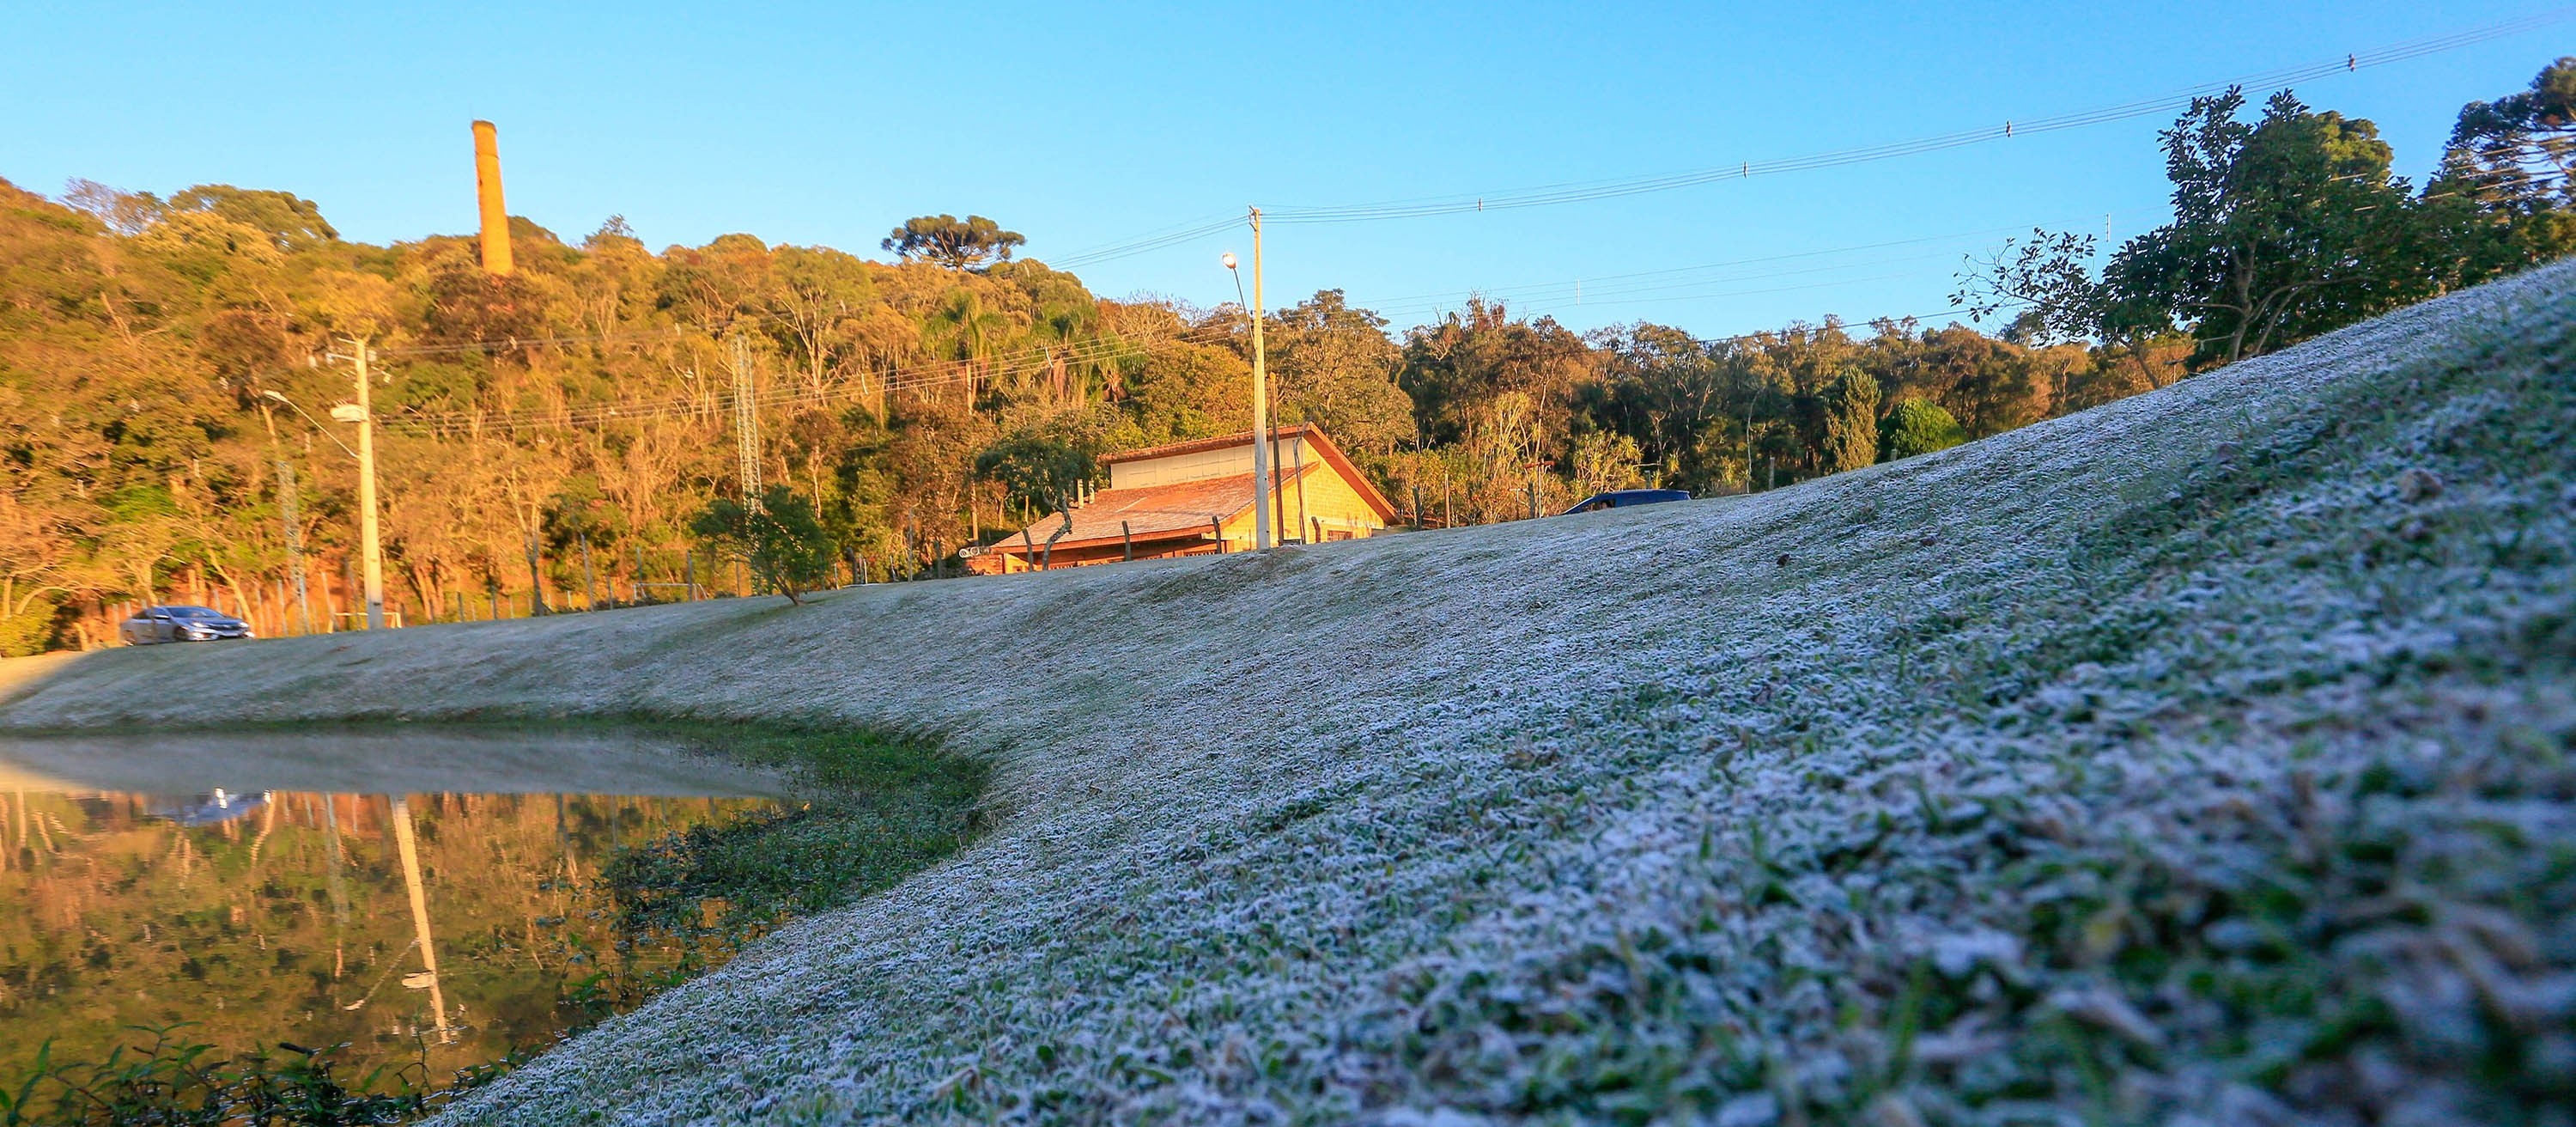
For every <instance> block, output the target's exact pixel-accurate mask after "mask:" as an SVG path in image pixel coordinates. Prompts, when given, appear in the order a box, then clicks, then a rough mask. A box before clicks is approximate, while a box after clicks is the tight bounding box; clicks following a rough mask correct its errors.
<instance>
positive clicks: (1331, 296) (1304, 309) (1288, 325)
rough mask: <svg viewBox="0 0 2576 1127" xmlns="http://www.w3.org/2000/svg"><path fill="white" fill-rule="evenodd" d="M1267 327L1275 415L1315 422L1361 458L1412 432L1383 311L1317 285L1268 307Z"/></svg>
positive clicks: (1400, 357)
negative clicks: (1293, 300)
mask: <svg viewBox="0 0 2576 1127" xmlns="http://www.w3.org/2000/svg"><path fill="white" fill-rule="evenodd" d="M1266 330H1267V332H1268V334H1269V338H1270V339H1269V341H1268V345H1269V352H1270V374H1271V378H1272V379H1273V381H1274V382H1275V386H1276V388H1277V393H1278V397H1279V398H1278V409H1279V421H1281V422H1283V423H1314V424H1316V425H1318V426H1321V427H1323V428H1324V431H1325V433H1327V434H1330V435H1332V436H1333V441H1334V442H1335V443H1336V444H1337V445H1339V446H1340V447H1341V448H1342V449H1344V450H1346V451H1349V452H1351V453H1353V454H1355V455H1358V456H1361V457H1363V458H1372V457H1383V456H1385V455H1387V454H1391V453H1393V452H1394V451H1395V448H1396V446H1397V444H1399V443H1401V442H1404V441H1406V440H1408V439H1411V438H1412V437H1413V401H1412V400H1411V399H1409V398H1406V396H1405V394H1404V389H1402V388H1400V387H1397V386H1396V384H1395V375H1396V371H1397V369H1398V368H1400V367H1401V366H1402V365H1403V362H1404V354H1403V352H1402V350H1400V349H1398V348H1397V347H1396V345H1395V342H1394V341H1391V340H1389V339H1387V335H1386V318H1384V317H1380V316H1378V315H1377V314H1375V313H1372V312H1370V311H1368V310H1365V309H1355V308H1352V307H1351V305H1350V304H1349V303H1348V302H1347V301H1346V300H1344V298H1343V296H1342V291H1340V290H1319V291H1317V292H1316V294H1315V296H1314V297H1312V298H1309V299H1307V300H1305V301H1302V302H1299V303H1298V304H1296V305H1292V306H1289V307H1288V308H1286V309H1282V310H1278V311H1277V312H1275V313H1273V314H1271V317H1270V323H1269V325H1268V326H1266Z"/></svg>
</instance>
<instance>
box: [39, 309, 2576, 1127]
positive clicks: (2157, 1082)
mask: <svg viewBox="0 0 2576 1127" xmlns="http://www.w3.org/2000/svg"><path fill="white" fill-rule="evenodd" d="M2571 289H2576V268H2570V267H2558V268H2553V269H2550V270H2546V271H2541V272H2538V273H2535V274H2532V275H2529V276H2526V277H2524V278H2522V279H2519V280H2516V281H2513V282H2509V283H2506V284H2502V285H2498V286H2492V287H2488V288H2485V289H2481V290H2477V291H2472V292H2470V293H2466V294H2462V295H2458V296H2456V297H2453V298H2450V299H2446V300H2444V301H2441V302H2437V303H2433V304H2430V305H2427V306H2423V307H2419V308H2417V309H2414V310H2409V311H2406V312H2404V313H2400V314H2397V315H2395V316H2393V317H2390V318H2386V319H2383V320H2381V321H2378V322H2373V323H2371V324H2368V325H2363V326H2359V327H2356V328H2354V329H2351V330H2347V331H2345V332H2343V333H2339V334H2336V335H2334V336H2331V337H2327V338H2324V339H2321V340H2318V341H2315V342H2311V343H2310V344H2308V345H2304V346H2302V347H2300V348H2298V349H2295V350H2292V351H2290V352H2286V353H2283V354H2280V355H2277V356H2274V357H2270V358H2266V359H2263V360H2258V361H2254V362H2250V363H2246V364H2241V365H2238V366H2236V367H2234V368H2230V369H2227V370H2225V371H2221V372H2217V373H2213V374H2210V375H2207V376H2203V377H2199V378H2196V379H2193V380H2190V381H2186V382H2185V383H2183V384H2181V385H2179V386H2176V387H2174V388H2170V389H2167V390H2165V391H2162V392H2158V393H2156V394H2153V395H2149V396H2143V397H2140V398H2138V399H2134V400H2130V401H2126V402H2123V403H2120V404H2115V405H2113V406H2110V407H2107V408H2104V409H2101V410H2097V411H2092V412H2088V413H2086V414H2083V415H2079V416H2075V417H2071V418H2067V419H2062V420H2057V421H2055V422H2052V423H2047V424H2042V425H2040V426H2035V427H2031V428H2028V429H2026V430H2022V431H2018V432H2015V433H2013V434H2009V435H2004V436H2000V437H1998V438H1994V439H1989V440H1986V441H1984V442H1980V443H1976V444H1973V445H1971V446H1967V447H1962V448H1958V449H1954V450H1951V451H1946V452H1944V453H1941V454H1937V455H1931V456H1927V457H1924V458H1919V459H1915V460H1911V461H1907V462H1903V463H1899V464H1895V465H1891V466H1884V467H1879V468H1876V469H1873V470H1868V471H1862V472H1860V473H1855V474H1847V475H1843V476H1840V477H1836V478H1831V479H1827V480H1824V481H1820V482H1815V483H1811V484H1808V485H1804V486H1801V487H1798V488H1795V489H1788V490H1782V491H1779V492H1777V493H1770V494H1763V495H1759V496H1756V497H1751V498H1743V499H1736V500H1728V501H1708V502H1698V503H1692V504H1687V505H1675V506H1658V507H1654V508H1649V509H1642V510H1632V511H1628V512H1612V513H1603V514H1594V515H1590V516H1585V517H1573V518H1564V519H1558V520H1548V521H1539V522H1529V523H1526V524H1519V525H1508V526H1500V527H1494V528H1486V529H1476V530H1462V531H1458V532H1450V533H1432V534H1422V535H1414V536H1401V537H1388V538H1382V539H1379V540H1372V541H1363V542H1354V543H1347V544H1339V545H1332V546H1328V547H1318V548H1311V549H1305V550H1290V551H1281V552H1275V553H1270V554H1267V555H1263V556H1260V557H1244V556H1234V557H1224V558H1218V559H1206V560H1198V561H1184V562H1177V563H1161V564H1139V565H1133V566H1129V567H1121V568H1095V569H1085V570H1082V571H1077V572H1063V573H1052V574H1045V575H1036V576H1023V577H1015V578H1011V579H1000V580H988V581H977V582H971V583H946V584H922V585H915V586H907V587H897V588H876V589H869V590H865V591H858V592H850V593H845V594H841V595H837V596H833V597H830V598H828V599H826V600H825V601H823V602H822V603H821V604H820V605H817V606H814V607H810V608H804V609H800V610H797V611H794V612H790V613H780V612H778V611H777V610H775V609H774V608H769V607H765V606H761V605H757V604H750V603H732V604H698V605H694V606H688V607H678V608H665V609H662V610H656V611H637V612H619V613H611V614H601V615H596V616H584V617H580V618H575V619H567V620H560V621H555V622H540V623H508V624H491V625H477V626H471V627H463V628H453V627H451V628H430V629H418V630H408V631H402V632H399V633H397V634H393V635H390V636H386V637H381V638H368V637H359V638H354V639H340V640H315V641H311V642H291V643H263V644H260V645H257V646H243V647H234V648H229V649H223V650H220V651H217V650H189V651H187V652H183V653H160V652H154V651H141V652H135V653H119V654H113V655H105V656H103V657H101V658H94V659H91V660H89V661H85V662H83V663H81V664H80V665H79V667H78V668H76V669H74V670H72V671H71V672H70V673H69V674H66V675H63V676H61V677H58V678H57V679H55V680H53V681H51V682H49V683H46V684H44V685H42V686H39V687H38V688H36V689H35V690H34V691H33V692H32V693H30V694H29V695H26V696H24V697H23V698H22V699H20V700H19V701H18V702H17V703H16V704H14V705H12V706H11V707H10V710H9V712H8V713H7V714H6V716H5V717H0V719H5V721H6V722H8V723H14V724H28V725H34V724H66V723H90V724H95V723H108V722H114V721H117V720H120V719H151V718H153V717H154V716H155V715H157V714H159V713H160V712H162V711H165V710H170V709H175V708H176V707H178V705H176V704H174V703H169V702H179V701H186V702H190V703H189V705H188V706H189V707H191V708H194V707H198V705H197V703H196V702H200V701H203V700H207V699H218V700H222V701H226V702H231V703H229V704H228V705H227V707H231V708H235V709H237V710H238V711H240V712H242V713H245V714H248V715H253V716H258V717H263V718H274V719H288V718H296V717H319V716H337V715H348V714H350V713H351V712H352V711H353V710H354V711H355V712H356V713H357V714H360V715H368V716H377V717H397V716H412V717H439V716H457V715H485V716H488V715H496V714H501V715H507V714H534V715H545V714H552V713H583V712H620V711H629V712H631V711H654V712H663V713H678V714H686V715H697V716H709V717H726V716H777V715H780V714H782V713H783V714H787V715H791V716H798V717H806V718H813V719H824V720H829V719H843V720H854V721H864V722H867V723H871V724H877V725H893V726H899V727H909V728H915V729H920V730H925V731H932V732H937V733H941V734H944V735H945V736H946V737H947V738H948V739H949V740H950V741H951V742H952V743H954V744H955V745H957V746H960V747H963V748H968V749H981V750H983V751H985V752H987V753H989V754H991V755H993V756H995V757H996V761H997V765H998V771H997V775H996V781H995V784H994V791H995V794H996V795H997V798H996V801H997V803H998V804H999V806H1000V809H998V810H997V811H996V814H997V815H998V826H999V828H998V829H996V830H994V831H993V832H992V833H991V834H990V835H989V836H988V837H987V838H986V839H985V840H984V841H983V842H982V843H981V844H979V845H978V846H976V847H975V848H973V849H971V850H969V851H968V852H967V853H965V854H962V855H961V856H960V857H958V858H957V859H956V860H954V861H952V862H950V863H948V864H947V865H944V866H942V867H940V868H938V869H934V870H932V871H929V872H927V873H925V874H923V875H921V876H919V877H916V878H915V879H913V880H912V881H910V882H908V883H907V884H905V885H903V886H901V887H899V888H896V889H894V890H892V891H891V892H888V893H885V894H883V895H880V896H876V897H873V898H871V899H869V900H867V901H865V902H862V903H859V904H856V905H854V906H852V907H850V908H848V909H845V910H842V911H839V912H836V913H832V914H829V915H826V916H823V917H819V918H816V919H813V920H809V921H806V922H804V923H802V924H800V925H798V926H794V927H791V928H789V929H787V930H785V931H783V932H781V933H779V934H778V935H776V936H774V937H772V938H771V939H769V940H767V941H765V942H763V943H762V944H760V945H758V946H756V947H755V948H754V949H753V950H752V951H750V952H748V953H747V954H746V955H745V956H744V957H743V958H741V959H739V960H737V961H736V962H735V963H733V964H732V965H730V966H728V967H726V968H724V969H723V970H720V971H718V972H717V973H715V974H713V975H711V976H709V977H708V978H706V979H703V980H700V981H699V982H696V983H693V984H691V985H689V986H686V987H683V988H681V989H678V990H675V991H673V992H671V993H669V994H667V995H665V996H663V997H661V998H660V999H657V1000H656V1001H655V1002H654V1003H652V1004H651V1005H649V1006H647V1007H645V1008H644V1009H642V1010H639V1011H637V1012H636V1013H633V1014H630V1015H628V1016H626V1017H623V1018H619V1019H617V1020H615V1021H612V1022H611V1023H609V1024H608V1025H607V1026H605V1027H603V1028H601V1029H599V1030H598V1031H596V1032H594V1033H591V1034H588V1035H585V1036H584V1037H582V1038H579V1039H577V1040H575V1041H574V1042H572V1043H571V1044H568V1045H566V1046H564V1047H562V1048H560V1049H558V1050H556V1051H554V1052H552V1053H549V1054H547V1055H546V1056H545V1057H543V1058H541V1059H540V1060H539V1061H538V1062H536V1063H535V1064H534V1065H532V1066H530V1067H528V1068H527V1069H525V1070H523V1071H521V1072H520V1073H518V1074H517V1075H515V1076H514V1077H512V1078H511V1079H510V1080H509V1081H507V1082H505V1083H503V1084H501V1085H499V1086H497V1087H495V1088H492V1089H490V1090H489V1091H487V1092H485V1093H483V1094H482V1095H481V1096H480V1097H478V1098H477V1099H476V1100H474V1101H473V1102H471V1103H470V1104H469V1105H467V1106H464V1107H461V1108H459V1109H458V1110H456V1111H455V1112H454V1113H452V1118H454V1119H455V1120H457V1121H459V1122H471V1123H543V1122H567V1121H573V1122H578V1121H602V1122H631V1123H660V1122H674V1121H691V1120H699V1121H734V1120H742V1119H752V1120H763V1121H776V1122H843V1121H882V1122H897V1121H902V1122H923V1121H930V1122H935V1121H942V1120H953V1121H970V1122H983V1121H991V1120H1004V1121H1033V1122H1047V1121H1099V1120H1114V1121H1167V1122H1200V1121H1240V1122H1279V1123H1288V1122H1341V1121H1351V1120H1361V1121H1377V1122H1384V1123H1413V1124H1433V1123H1473V1122H1483V1121H1494V1120H1504V1121H1510V1120H1534V1121H1603V1120H1607V1121H1658V1120H1660V1121H1687V1122H1704V1123H1716V1124H1733V1125H1747V1127H1749V1125H1757V1124H1771V1123H1801V1122H1804V1123H1816V1122H1864V1123H1875V1124H1883V1125H1889V1127H1899V1125H1905V1124H1916V1123H1923V1124H1939V1123H1958V1124H1972V1123H2096V1122H2113V1123H2118V1122H2153V1123H2173V1124H2267V1123H2281V1124H2291V1123H2316V1124H2346V1123H2350V1124H2362V1123H2388V1124H2394V1123H2427V1124H2430V1123H2460V1122H2469V1123H2475V1122H2486V1123H2499V1124H2501V1123H2525V1122H2541V1123H2547V1122H2561V1123H2564V1122H2568V1121H2569V1120H2568V1119H2567V1116H2566V1114H2565V1112H2564V1110H2563V1109H2565V1108H2566V1107H2568V1106H2569V1105H2570V1102H2571V1099H2576V923H2571V921H2576V911H2572V910H2571V909H2576V844H2571V843H2576V824H2572V823H2576V766H2571V764H2570V761H2569V751H2570V749H2571V747H2576V675H2571V668H2576V464H2571V462H2576V453H2571V450H2576V433H2571V431H2576V384H2572V383H2571V381H2570V378H2569V374H2568V370H2567V369H2568V362H2569V360H2570V354H2571V347H2570V343H2569V338H2568V331H2569V328H2570V322H2571V320H2576V302H2572V301H2571ZM1784 558H1785V559H1786V560H1787V561H1788V562H1787V563H1785V564H1784V563H1781V562H1780V561H1781V560H1782V559H1784ZM171 649H174V650H175V649H178V647H171ZM144 685H149V686H151V687H152V689H153V691H152V692H150V693H143V694H138V693H136V692H135V691H134V690H135V688H136V687H137V686H144ZM351 702H355V703H354V704H353V703H351ZM2553 1117H2554V1118H2553Z"/></svg>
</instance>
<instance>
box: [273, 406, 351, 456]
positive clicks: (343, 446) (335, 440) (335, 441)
mask: <svg viewBox="0 0 2576 1127" xmlns="http://www.w3.org/2000/svg"><path fill="white" fill-rule="evenodd" d="M260 394H261V395H264V396H267V397H268V398H270V399H274V400H276V401H278V402H280V403H283V404H286V405H287V406H289V407H292V408H295V413H296V414H298V415H302V416H304V421H305V422H308V423H311V424H313V429H315V430H319V431H322V437H324V438H327V439H330V440H331V445H333V446H337V447H339V448H340V452H341V453H343V454H347V455H348V456H350V457H352V458H355V457H357V456H358V452H357V451H355V450H351V449H349V444H348V443H346V442H342V441H340V436H339V435H336V434H333V433H331V432H330V431H327V430H322V420H320V419H317V418H314V417H313V414H312V412H310V411H306V410H305V409H304V405H303V404H300V403H297V402H296V401H294V400H292V399H288V398H287V397H286V394H285V393H284V392H278V391H263V392H260ZM338 416H339V410H338V409H337V408H333V410H332V417H334V418H338ZM340 421H341V422H344V423H345V422H349V421H350V420H348V419H341V420H340Z"/></svg>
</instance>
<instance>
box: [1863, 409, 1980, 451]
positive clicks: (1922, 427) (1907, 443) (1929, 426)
mask: <svg viewBox="0 0 2576 1127" xmlns="http://www.w3.org/2000/svg"><path fill="white" fill-rule="evenodd" d="M1967 440H1968V430H1967V428H1966V427H1962V426H1960V425H1959V420H1957V419H1955V418H1953V417H1951V415H1950V413H1949V412H1948V411H1945V410H1942V409H1941V405H1940V404H1938V403H1933V402H1931V401H1929V400H1923V399H1901V400H1898V401H1897V403H1896V407H1895V408H1894V409H1893V410H1890V411H1889V412H1888V413H1887V417H1886V418H1884V419H1880V420H1879V421H1878V460H1879V461H1882V462H1893V461H1895V460H1897V459H1899V458H1911V457H1913V456H1915V455H1917V454H1929V453H1931V452H1933V451H1935V450H1947V449H1949V448H1951V447H1953V446H1957V445H1959V444H1960V443H1962V442H1966V441H1967Z"/></svg>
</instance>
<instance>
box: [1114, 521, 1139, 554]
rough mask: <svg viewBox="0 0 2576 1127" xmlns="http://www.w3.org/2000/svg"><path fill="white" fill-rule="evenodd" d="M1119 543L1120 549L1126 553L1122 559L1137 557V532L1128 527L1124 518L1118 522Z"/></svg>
mask: <svg viewBox="0 0 2576 1127" xmlns="http://www.w3.org/2000/svg"><path fill="white" fill-rule="evenodd" d="M1118 544H1119V547H1120V550H1121V551H1122V552H1123V553H1124V554H1123V556H1122V557H1121V558H1122V559H1125V560H1133V559H1135V558H1136V533H1135V531H1134V530H1132V529H1130V528H1128V527H1127V522H1126V521H1123V520H1122V521H1119V522H1118Z"/></svg>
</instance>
